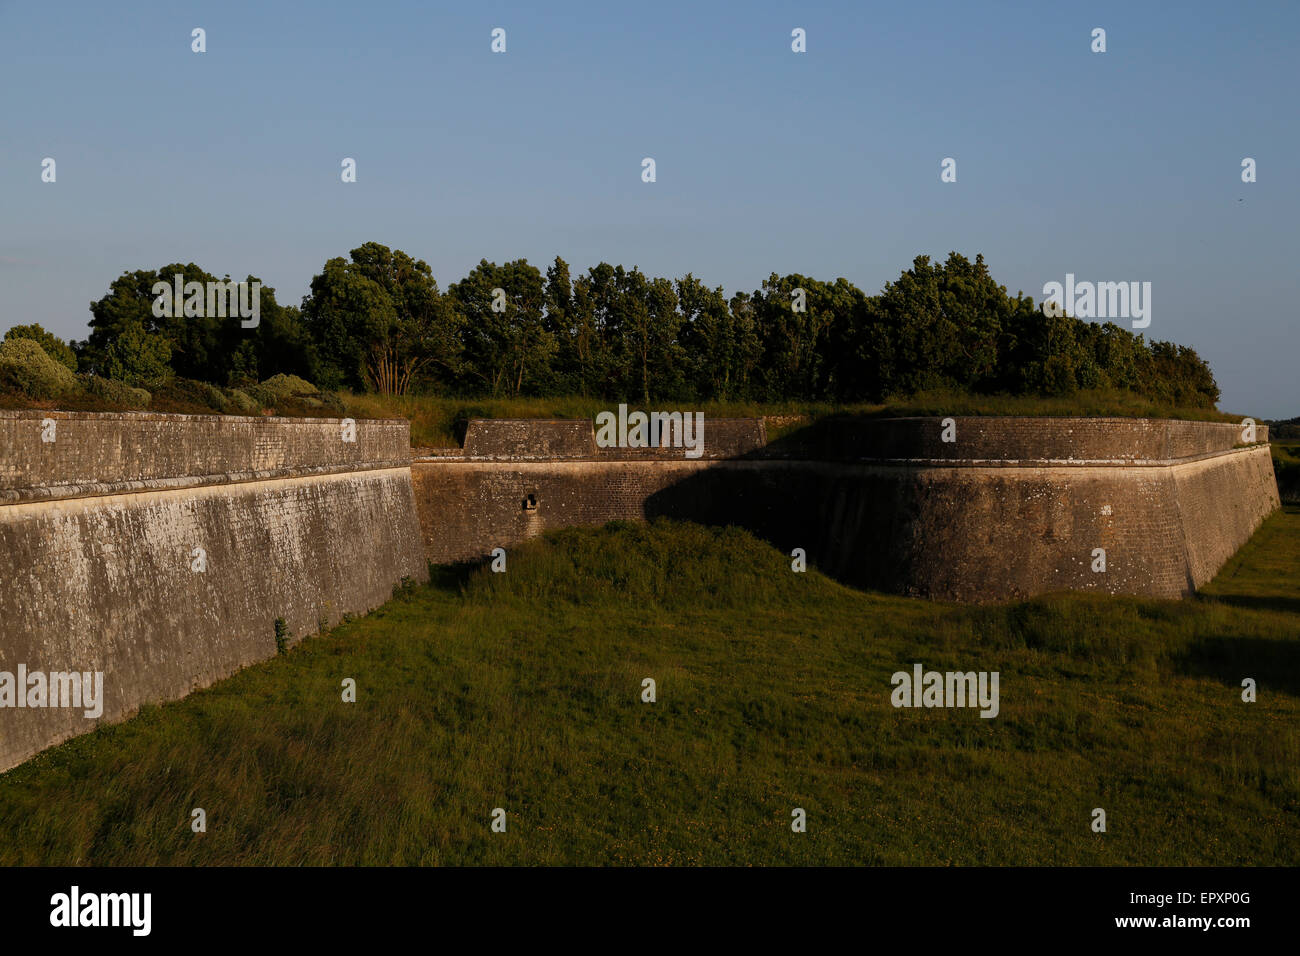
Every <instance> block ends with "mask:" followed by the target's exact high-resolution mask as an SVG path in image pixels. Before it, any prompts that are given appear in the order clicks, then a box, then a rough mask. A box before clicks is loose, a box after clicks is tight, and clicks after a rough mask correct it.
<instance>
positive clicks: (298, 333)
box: [74, 242, 1219, 407]
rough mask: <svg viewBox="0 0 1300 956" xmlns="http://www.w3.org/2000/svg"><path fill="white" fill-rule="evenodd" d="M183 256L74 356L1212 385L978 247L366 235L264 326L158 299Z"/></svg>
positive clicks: (409, 382) (792, 378) (346, 376)
mask: <svg viewBox="0 0 1300 956" xmlns="http://www.w3.org/2000/svg"><path fill="white" fill-rule="evenodd" d="M176 274H180V275H182V276H183V277H184V280H185V281H187V282H189V281H197V282H202V283H206V282H209V281H217V279H216V277H215V276H212V275H210V274H208V273H206V272H204V271H203V270H201V269H199V268H198V267H197V266H195V265H194V264H192V263H191V264H188V265H169V266H164V267H163V268H161V269H159V270H157V271H156V272H150V271H140V272H130V273H125V274H123V275H122V276H120V277H119V278H118V279H117V280H116V281H114V282H113V284H112V287H111V288H110V290H109V293H108V294H107V295H106V296H104V297H103V298H102V299H100V300H98V301H96V302H93V303H91V306H90V309H91V313H92V316H93V317H92V320H91V323H90V327H91V332H90V336H89V338H88V339H87V340H86V341H84V342H77V343H74V350H75V351H76V353H77V357H78V361H79V363H80V364H81V365H82V366H83V368H82V370H83V371H94V372H97V373H98V374H101V375H107V376H112V377H115V378H120V379H123V380H125V381H129V382H131V383H132V384H138V385H141V386H144V387H148V385H149V384H150V380H151V379H156V378H157V377H158V376H160V375H165V374H168V373H169V372H171V373H174V374H176V375H181V376H185V377H188V378H194V379H200V380H203V381H208V382H212V383H214V384H218V385H239V384H241V383H243V382H246V381H257V380H259V379H261V378H266V377H268V376H270V375H274V374H277V373H287V374H292V375H299V376H302V377H304V378H307V379H309V380H311V381H313V382H315V383H316V384H317V385H318V386H320V387H321V388H326V389H335V388H351V389H354V390H373V391H379V392H384V393H397V394H400V393H405V392H408V391H436V392H443V393H453V394H458V395H474V394H491V395H504V396H514V395H544V394H581V395H590V396H599V397H606V398H610V399H623V398H631V399H641V400H643V401H646V402H651V401H664V400H691V399H697V400H703V399H721V400H759V401H780V400H827V401H840V402H854V401H877V400H880V399H882V398H884V397H885V396H889V395H905V394H910V393H914V392H917V391H921V390H927V389H934V388H952V389H960V390H966V391H970V392H976V393H981V392H988V393H992V392H1003V393H1010V394H1050V395H1059V394H1069V393H1071V392H1073V391H1075V390H1078V389H1092V388H1119V389H1129V390H1131V391H1133V392H1136V393H1138V394H1141V395H1144V396H1146V397H1149V398H1151V399H1154V400H1158V401H1163V402H1169V403H1172V404H1177V405H1183V406H1201V407H1212V406H1213V405H1214V404H1215V403H1216V402H1217V401H1218V396H1219V390H1218V387H1217V385H1216V384H1215V381H1214V377H1213V375H1212V374H1211V371H1210V369H1209V367H1208V365H1207V364H1206V363H1205V362H1204V361H1203V360H1202V359H1201V358H1200V356H1198V355H1197V354H1196V353H1195V352H1194V351H1193V350H1192V349H1190V348H1185V347H1182V346H1177V345H1173V344H1171V343H1168V342H1151V343H1147V342H1146V341H1145V340H1144V338H1143V337H1142V336H1140V335H1133V334H1132V333H1131V332H1129V331H1128V330H1126V329H1122V328H1120V327H1119V326H1116V325H1114V324H1112V323H1106V324H1104V325H1098V324H1095V323H1091V322H1085V321H1082V320H1079V319H1075V318H1072V317H1069V316H1059V317H1049V316H1046V315H1044V314H1043V313H1042V311H1041V310H1039V309H1038V308H1036V307H1035V305H1034V302H1033V300H1032V299H1031V298H1028V297H1025V296H1022V295H1019V294H1017V295H1015V296H1012V295H1009V294H1008V293H1007V290H1006V288H1005V287H1004V286H1001V285H998V284H997V283H996V282H995V281H994V280H993V278H992V277H991V276H990V275H989V271H988V268H987V267H986V265H985V264H984V259H983V257H982V256H977V257H976V259H975V260H974V262H971V261H970V260H968V259H966V258H965V257H963V256H960V255H958V254H956V253H952V254H950V255H949V257H948V260H947V262H945V263H942V264H940V263H937V262H934V263H932V262H931V261H930V259H929V257H927V256H920V257H918V258H917V259H916V260H915V261H914V262H913V265H912V268H911V269H909V270H907V271H906V272H904V273H903V274H902V275H901V276H900V277H899V279H898V281H896V282H891V283H889V284H887V285H886V286H885V288H884V289H883V290H882V291H881V292H880V294H878V295H875V296H868V295H866V294H864V293H863V292H862V291H861V290H860V289H858V288H856V287H855V286H854V285H853V284H852V283H850V282H848V281H846V280H844V279H837V280H836V281H834V282H822V281H819V280H817V279H813V278H811V277H809V276H803V275H797V274H795V275H787V276H778V275H776V274H775V273H773V274H772V275H771V276H770V277H769V278H768V279H767V280H766V281H764V282H763V283H762V287H761V288H760V289H758V290H755V291H754V292H753V293H744V292H742V293H738V294H736V295H734V296H731V297H730V298H728V297H727V296H726V295H725V294H724V293H723V290H722V289H721V288H720V287H719V288H711V287H709V286H707V285H705V284H704V283H703V282H701V281H700V280H699V279H697V278H695V276H694V275H691V274H689V273H688V274H687V275H685V276H683V277H682V278H680V279H666V278H654V277H650V276H647V275H645V274H644V273H642V272H641V271H640V270H639V269H636V268H633V269H631V270H628V269H625V268H624V267H622V266H614V265H610V264H608V263H603V262H602V263H601V264H599V265H596V266H593V267H591V268H590V269H588V270H587V272H586V273H584V274H582V275H579V276H577V277H574V276H573V275H572V274H571V271H570V269H569V266H568V264H567V263H566V262H565V261H564V260H563V259H560V258H557V259H556V260H555V262H554V263H553V264H552V265H551V266H550V267H549V268H548V269H547V270H546V272H545V274H543V273H542V272H541V271H539V270H538V269H537V268H536V267H535V266H532V265H530V264H529V263H528V262H527V261H525V260H522V259H520V260H517V261H514V262H507V263H505V264H504V265H498V264H496V263H492V262H487V261H482V262H480V263H479V264H478V265H477V266H476V267H475V268H474V269H473V270H472V271H471V272H470V274H469V275H467V276H466V277H465V278H464V279H462V280H460V281H459V282H456V283H453V284H452V285H451V286H450V287H449V288H448V289H447V290H446V291H443V290H441V289H440V288H439V286H438V283H437V281H436V280H435V279H434V277H433V274H432V272H431V270H430V268H429V266H428V265H427V264H426V263H425V262H423V261H420V260H417V259H412V258H411V257H410V256H408V255H407V254H406V253H404V252H402V251H400V250H390V249H388V248H387V247H385V246H382V245H380V244H378V243H373V242H370V243H366V244H365V245H363V246H361V247H359V248H357V249H354V250H352V252H351V254H350V257H349V258H348V259H343V258H336V259H330V260H329V261H328V262H326V263H325V267H324V269H323V270H322V271H321V273H320V274H319V275H317V276H315V277H314V278H313V279H312V281H311V291H310V292H309V294H308V295H307V296H306V297H305V298H304V299H303V301H302V306H301V308H296V307H294V306H282V305H280V304H279V303H277V302H276V300H275V293H274V290H273V289H270V288H267V287H263V288H262V290H261V302H260V322H259V324H258V326H257V328H255V329H248V328H244V327H242V325H241V323H240V321H239V320H238V319H227V318H217V317H206V318H204V317H196V316H191V317H185V316H183V315H181V316H164V317H157V316H155V314H154V312H155V310H154V309H153V304H154V300H155V298H156V297H155V295H154V293H153V291H152V290H153V287H154V284H155V283H157V282H160V281H161V282H166V283H171V282H172V281H173V277H174V276H175V275H176ZM247 281H249V282H252V281H255V279H254V277H252V276H249V277H248V280H247Z"/></svg>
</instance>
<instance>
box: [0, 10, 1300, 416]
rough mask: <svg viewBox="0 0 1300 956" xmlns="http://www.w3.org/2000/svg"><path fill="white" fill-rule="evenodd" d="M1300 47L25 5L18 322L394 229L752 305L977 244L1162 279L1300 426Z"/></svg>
mask: <svg viewBox="0 0 1300 956" xmlns="http://www.w3.org/2000/svg"><path fill="white" fill-rule="evenodd" d="M194 27H202V28H204V29H205V30H206V31H207V52H206V53H203V54H196V53H193V52H191V49H190V44H191V39H190V31H191V30H192V29H193V28H194ZM494 27H501V28H504V29H505V30H506V43H507V50H506V53H504V54H494V53H492V52H491V49H490V44H491V36H490V34H491V31H492V29H493V28H494ZM796 27H801V28H803V29H804V30H806V31H807V52H806V53H803V54H796V53H793V52H792V51H791V48H790V45H791V36H790V34H791V30H792V29H794V28H796ZM1095 27H1102V28H1104V29H1105V30H1106V43H1107V51H1106V52H1105V53H1104V54H1103V53H1093V52H1091V50H1090V45H1091V31H1092V30H1093V28H1095ZM1298 59H1300V3H1297V2H1295V0H1273V2H1250V0H1244V2H1243V0H1233V2H1220V3H1207V2H1192V3H1179V4H1172V3H1167V2H1166V3H1157V2H1116V3H1109V2H1100V3H1097V2H1093V3H1078V4H1073V3H1056V2H1048V0H1037V2H1024V3H979V2H973V0H958V2H942V0H940V2H925V3H919V2H915V3H914V2H906V0H905V2H900V3H874V2H872V3H867V2H861V0H859V2H844V3H825V2H816V0H799V2H789V3H770V2H744V3H740V2H735V3H729V4H723V3H713V2H708V0H691V2H687V3H679V2H669V0H653V2H649V0H647V2H641V3H623V2H619V0H600V2H593V3H565V2H553V3H545V4H541V3H536V2H533V3H502V2H460V3H428V2H424V3H383V2H378V0H376V2H367V3H357V2H349V3H334V2H328V3H311V4H309V3H292V4H291V3H281V2H274V0H270V2H256V3H245V2H241V0H221V2H206V3H193V2H167V3H161V2H160V3H153V2H140V3H128V4H106V3H66V4H54V3H43V4H36V3H14V2H7V0H0V103H2V104H3V105H2V106H0V118H2V119H3V124H2V126H0V132H2V135H0V290H3V298H2V299H0V309H2V310H3V311H0V328H8V327H9V326H10V325H14V324H18V323H26V322H40V323H41V324H42V325H44V326H45V327H46V328H48V329H50V330H51V331H54V332H56V333H58V334H59V335H61V336H64V337H75V338H83V337H85V335H86V322H87V320H88V318H89V312H88V311H87V308H86V307H87V304H88V303H89V301H90V300H91V299H92V298H98V297H100V296H102V295H103V294H104V293H105V292H107V290H108V286H109V283H110V282H111V281H112V279H113V278H114V277H115V276H117V275H118V274H120V273H121V272H122V271H124V270H129V269H144V268H150V269H153V268H158V267H159V266H162V265H164V264H166V263H170V262H176V261H181V262H189V261H193V262H195V263H197V264H198V265H199V266H201V267H203V268H204V269H206V270H208V271H209V272H213V273H216V274H217V275H222V274H225V273H229V274H231V275H233V276H236V277H242V276H244V275H247V274H249V273H252V274H254V275H257V276H259V277H260V278H261V279H262V280H263V281H265V282H266V283H267V284H269V285H271V286H272V287H274V288H275V289H276V291H277V298H278V299H279V301H281V302H284V303H289V304H297V303H298V302H299V301H300V299H301V297H302V296H303V294H304V293H305V292H306V291H307V288H308V284H309V283H310V281H311V277H312V275H313V274H315V273H316V272H318V271H320V269H321V266H322V265H323V263H324V262H325V260H326V259H328V258H330V257H332V256H345V255H346V254H347V252H348V250H350V249H352V248H354V247H356V246H358V245H360V244H361V243H362V242H365V241H369V240H374V241H377V242H382V243H384V244H385V245H388V246H392V247H397V248H401V249H403V250H405V251H406V252H408V253H410V254H411V255H414V256H416V257H418V258H422V259H425V260H426V261H428V262H429V264H430V265H431V266H432V267H433V271H434V275H435V276H436V277H437V279H438V280H439V284H440V285H441V286H442V287H443V288H444V289H445V288H446V287H447V286H448V285H449V284H450V283H451V282H453V281H455V280H457V279H459V278H460V277H461V276H463V275H464V274H465V273H466V272H467V271H468V270H469V269H470V268H471V267H472V266H473V265H474V264H475V263H477V262H478V261H479V259H482V258H486V259H489V260H493V261H497V262H504V261H506V260H510V259H515V258H519V257H526V258H527V259H528V260H529V261H530V262H533V263H534V264H536V265H537V266H538V267H539V268H542V269H545V267H546V265H547V264H548V263H549V262H550V261H551V260H552V259H553V258H554V257H555V256H556V255H560V256H563V257H564V258H565V259H566V260H567V261H568V262H569V263H570V265H571V266H572V267H573V269H574V272H575V273H577V272H579V271H582V270H585V269H586V268H587V267H588V266H590V265H592V264H594V263H596V262H599V261H601V260H607V261H609V262H613V263H622V264H624V265H626V266H628V267H631V266H633V265H636V266H640V267H641V269H642V270H643V271H645V272H647V273H649V274H653V275H665V276H670V277H676V276H680V275H682V274H684V273H686V272H688V271H690V272H694V273H695V275H697V276H699V277H700V278H702V279H703V280H705V281H706V282H708V283H709V284H711V285H721V286H723V287H724V288H725V289H726V291H727V292H728V294H730V293H733V292H736V291H740V290H747V291H748V290H753V289H755V288H757V287H758V286H759V284H760V283H761V281H762V279H763V278H764V277H765V276H767V275H768V274H769V273H771V272H774V271H775V272H778V273H781V274H785V273H790V272H801V273H804V274H808V275H812V276H815V277H818V278H821V279H827V280H833V279H835V278H837V277H839V276H844V277H845V278H847V279H849V280H850V281H852V282H854V283H855V284H856V285H858V286H859V287H861V288H862V289H863V290H864V291H866V292H868V293H875V292H877V291H878V290H879V289H880V287H881V286H882V285H883V284H884V283H885V282H886V281H888V280H891V279H894V278H897V276H898V273H899V272H900V271H902V270H903V269H905V268H907V267H908V266H910V264H911V261H912V259H913V257H914V256H916V255H919V254H928V255H931V256H936V257H940V258H943V257H946V255H947V253H948V252H949V251H950V250H956V251H958V252H961V253H963V254H965V255H967V256H969V257H971V258H973V257H974V256H975V254H976V253H978V252H983V253H984V255H985V258H986V259H987V261H988V263H989V266H990V268H991V270H992V272H993V275H994V276H995V277H996V278H997V279H998V281H999V282H1002V283H1004V284H1005V285H1006V286H1007V287H1008V289H1009V290H1010V291H1011V292H1016V291H1019V290H1023V291H1024V292H1026V293H1027V294H1030V295H1033V296H1034V298H1035V300H1039V299H1041V298H1042V288H1043V285H1044V284H1045V283H1047V282H1050V281H1058V282H1059V281H1063V280H1064V278H1065V274H1066V273H1067V272H1069V273H1074V274H1075V275H1076V277H1077V278H1078V279H1080V280H1090V281H1122V280H1138V281H1149V282H1151V283H1152V322H1151V325H1150V327H1149V328H1147V329H1146V330H1145V332H1146V334H1147V336H1148V337H1149V338H1157V339H1169V340H1173V341H1175V342H1179V343H1181V344H1186V345H1191V346H1193V347H1194V348H1196V349H1197V350H1198V351H1199V352H1200V353H1201V354H1202V355H1203V356H1204V357H1205V358H1206V359H1207V360H1208V361H1209V362H1210V364H1211V365H1212V367H1213V368H1214V371H1215V373H1216V375H1217V377H1218V381H1219V384H1220V386H1221V388H1222V390H1223V399H1222V401H1221V403H1220V406H1221V407H1222V408H1224V409H1225V410H1228V411H1232V412H1240V413H1242V414H1249V415H1255V416H1257V417H1290V416H1293V415H1300V386H1298V385H1297V378H1298V376H1297V361H1298V359H1300V348H1298V346H1300V332H1298V323H1297V314H1296V308H1297V306H1296V303H1297V302H1298V301H1300V269H1298V268H1297V261H1296V254H1297V252H1298V251H1300V249H1298V248H1297V246H1298V243H1297V229H1298V226H1300V216H1298V215H1297V214H1298V213H1300V189H1298V187H1297V175H1300V169H1298V168H1297V163H1298V160H1300V119H1298V117H1300V109H1297V104H1296V94H1297V91H1300V67H1298V66H1297V60H1298ZM647 156H649V157H653V158H654V159H655V161H656V167H657V169H656V172H657V181H656V182H655V183H652V184H651V183H643V182H642V181H641V160H642V158H643V157H647ZM45 157H52V158H54V159H55V161H56V163H57V181H56V182H55V183H53V184H50V183H42V182H41V162H42V160H43V159H44V158H45ZM344 157H352V158H354V159H356V161H357V182H356V183H351V184H344V183H342V182H341V180H340V162H341V161H342V159H343V158H344ZM945 157H952V158H954V159H955V160H956V161H957V182H955V183H942V182H941V181H940V176H939V174H940V162H941V160H943V159H944V158H945ZM1244 157H1252V158H1254V159H1255V160H1256V162H1257V164H1258V165H1257V170H1258V181H1257V182H1255V183H1252V184H1246V183H1243V182H1242V181H1241V161H1242V159H1243V158H1244Z"/></svg>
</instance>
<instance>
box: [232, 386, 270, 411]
mask: <svg viewBox="0 0 1300 956" xmlns="http://www.w3.org/2000/svg"><path fill="white" fill-rule="evenodd" d="M226 398H227V399H228V400H229V411H230V412H231V413H232V414H234V413H238V414H240V415H256V414H258V413H259V412H260V411H261V410H262V406H261V405H260V404H258V403H257V402H255V401H254V400H253V398H252V396H250V395H249V394H248V393H247V392H245V391H243V390H242V389H238V388H228V389H226Z"/></svg>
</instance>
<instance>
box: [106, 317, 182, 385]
mask: <svg viewBox="0 0 1300 956" xmlns="http://www.w3.org/2000/svg"><path fill="white" fill-rule="evenodd" d="M171 356H172V346H171V342H169V341H168V340H167V337H166V336H164V335H162V334H160V333H158V332H146V331H145V330H144V329H142V328H140V327H139V326H135V325H128V326H127V327H126V328H124V329H123V330H122V333H121V334H120V335H119V336H118V337H117V338H116V339H114V340H113V343H112V344H111V345H110V346H109V347H108V349H107V351H105V353H104V362H103V368H102V369H100V370H101V371H102V372H103V373H104V374H105V375H107V376H108V377H109V378H114V379H117V380H118V381H121V382H126V384H128V385H133V386H135V387H137V388H156V387H157V386H159V385H161V384H162V383H163V382H166V381H167V380H169V379H170V378H171V377H172V375H173V374H174V373H173V372H172V369H171V366H170V365H169V364H168V363H169V362H170V361H171Z"/></svg>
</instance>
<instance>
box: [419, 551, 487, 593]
mask: <svg viewBox="0 0 1300 956" xmlns="http://www.w3.org/2000/svg"><path fill="white" fill-rule="evenodd" d="M488 560H489V559H487V558H485V559H483V560H482V561H461V562H459V563H457V564H432V563H431V564H430V565H429V587H431V588H433V589H434V590H437V591H446V592H447V593H448V594H460V593H462V592H463V591H464V589H465V585H466V584H467V583H468V582H469V579H470V577H471V576H472V575H473V574H474V572H475V571H477V570H478V569H479V568H481V567H482V566H483V565H484V564H486V563H487V562H488Z"/></svg>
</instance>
